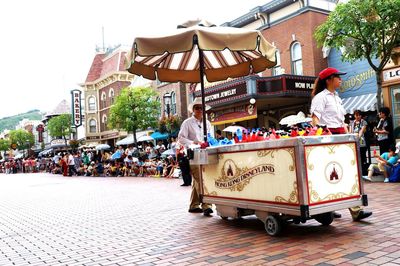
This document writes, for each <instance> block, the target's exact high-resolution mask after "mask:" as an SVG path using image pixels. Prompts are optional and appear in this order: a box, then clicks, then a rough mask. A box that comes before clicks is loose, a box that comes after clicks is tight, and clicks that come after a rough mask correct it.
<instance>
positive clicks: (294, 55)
mask: <svg viewBox="0 0 400 266" xmlns="http://www.w3.org/2000/svg"><path fill="white" fill-rule="evenodd" d="M290 57H291V59H292V74H294V75H303V59H302V55H301V45H300V43H299V42H294V43H293V44H292V47H291V48H290Z"/></svg>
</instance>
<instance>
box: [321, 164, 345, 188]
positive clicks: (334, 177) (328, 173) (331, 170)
mask: <svg viewBox="0 0 400 266" xmlns="http://www.w3.org/2000/svg"><path fill="white" fill-rule="evenodd" d="M342 177H343V168H342V166H341V165H340V164H339V163H338V162H330V163H328V165H327V166H326V167H325V178H326V180H327V181H328V182H329V183H331V184H336V183H339V182H340V180H342Z"/></svg>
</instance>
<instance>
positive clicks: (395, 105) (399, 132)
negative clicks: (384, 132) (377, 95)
mask: <svg viewBox="0 0 400 266" xmlns="http://www.w3.org/2000/svg"><path fill="white" fill-rule="evenodd" d="M391 91H392V112H393V114H392V115H393V127H394V137H395V138H396V139H399V138H400V87H399V86H397V87H393V88H392V89H391Z"/></svg>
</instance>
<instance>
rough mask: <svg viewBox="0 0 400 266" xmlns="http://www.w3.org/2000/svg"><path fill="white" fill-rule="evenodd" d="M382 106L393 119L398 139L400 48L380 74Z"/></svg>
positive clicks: (399, 119) (399, 137)
mask: <svg viewBox="0 0 400 266" xmlns="http://www.w3.org/2000/svg"><path fill="white" fill-rule="evenodd" d="M382 95H383V105H384V106H386V107H389V109H390V110H391V114H392V119H393V128H394V137H395V139H396V140H398V139H400V46H399V47H397V48H396V49H395V50H394V51H393V52H392V59H391V60H390V61H389V62H388V64H386V66H385V69H384V70H383V73H382Z"/></svg>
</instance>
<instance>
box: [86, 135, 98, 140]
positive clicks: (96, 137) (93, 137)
mask: <svg viewBox="0 0 400 266" xmlns="http://www.w3.org/2000/svg"><path fill="white" fill-rule="evenodd" d="M86 139H87V140H93V139H100V137H99V136H92V137H86Z"/></svg>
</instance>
